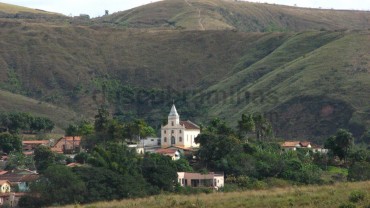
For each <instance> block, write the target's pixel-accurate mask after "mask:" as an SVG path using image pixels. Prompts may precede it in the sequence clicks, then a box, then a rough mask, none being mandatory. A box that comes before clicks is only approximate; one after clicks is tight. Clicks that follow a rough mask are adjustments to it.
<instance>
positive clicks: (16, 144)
mask: <svg viewBox="0 0 370 208" xmlns="http://www.w3.org/2000/svg"><path fill="white" fill-rule="evenodd" d="M0 149H1V150H2V151H3V152H5V153H7V154H9V153H10V152H12V151H21V150H22V140H21V138H20V137H19V136H17V135H13V134H10V133H8V132H4V133H0Z"/></svg>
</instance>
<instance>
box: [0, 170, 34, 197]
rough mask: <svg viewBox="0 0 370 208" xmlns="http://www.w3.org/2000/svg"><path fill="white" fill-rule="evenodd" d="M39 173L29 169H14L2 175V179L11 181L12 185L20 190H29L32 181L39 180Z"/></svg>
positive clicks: (0, 178) (0, 177)
mask: <svg viewBox="0 0 370 208" xmlns="http://www.w3.org/2000/svg"><path fill="white" fill-rule="evenodd" d="M38 178H39V175H38V174H37V173H35V172H33V171H29V170H14V171H11V172H10V171H9V172H7V173H5V174H2V175H0V180H6V181H9V183H10V185H11V187H13V188H16V189H17V190H19V191H20V192H27V191H29V185H30V183H31V182H35V181H37V180H38Z"/></svg>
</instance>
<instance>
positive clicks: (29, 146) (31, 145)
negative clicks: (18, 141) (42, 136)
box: [22, 140, 50, 151]
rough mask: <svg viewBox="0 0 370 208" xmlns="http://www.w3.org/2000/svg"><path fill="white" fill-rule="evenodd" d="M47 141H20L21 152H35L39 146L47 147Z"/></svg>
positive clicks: (48, 142)
mask: <svg viewBox="0 0 370 208" xmlns="http://www.w3.org/2000/svg"><path fill="white" fill-rule="evenodd" d="M49 144H50V141H49V140H28V141H22V146H23V151H31V150H35V149H36V147H38V146H40V145H44V146H49Z"/></svg>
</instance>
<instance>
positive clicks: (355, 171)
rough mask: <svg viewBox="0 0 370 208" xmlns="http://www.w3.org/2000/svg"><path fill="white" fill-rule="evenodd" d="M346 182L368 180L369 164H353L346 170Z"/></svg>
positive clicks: (369, 173) (369, 176)
mask: <svg viewBox="0 0 370 208" xmlns="http://www.w3.org/2000/svg"><path fill="white" fill-rule="evenodd" d="M348 180H350V181H366V180H370V162H366V161H362V162H354V163H353V164H352V165H351V166H350V167H349V169H348Z"/></svg>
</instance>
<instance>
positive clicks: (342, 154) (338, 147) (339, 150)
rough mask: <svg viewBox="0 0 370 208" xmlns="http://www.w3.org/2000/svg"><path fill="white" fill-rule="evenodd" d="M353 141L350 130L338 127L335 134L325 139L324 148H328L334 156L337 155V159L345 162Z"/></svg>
mask: <svg viewBox="0 0 370 208" xmlns="http://www.w3.org/2000/svg"><path fill="white" fill-rule="evenodd" d="M353 142H354V138H353V136H352V134H351V133H350V132H348V131H347V130H344V129H339V130H338V131H337V133H336V135H335V136H331V137H329V138H328V139H327V140H326V142H325V148H328V149H330V150H331V152H332V154H333V155H334V156H338V157H339V159H341V160H344V162H346V161H347V157H348V155H349V150H350V149H351V147H352V145H353Z"/></svg>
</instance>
